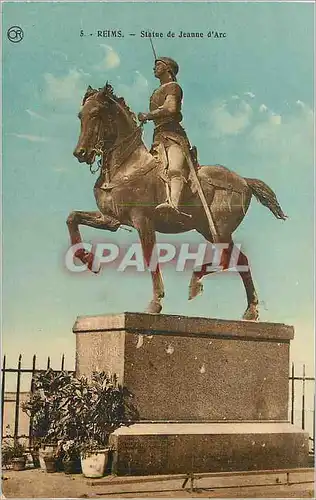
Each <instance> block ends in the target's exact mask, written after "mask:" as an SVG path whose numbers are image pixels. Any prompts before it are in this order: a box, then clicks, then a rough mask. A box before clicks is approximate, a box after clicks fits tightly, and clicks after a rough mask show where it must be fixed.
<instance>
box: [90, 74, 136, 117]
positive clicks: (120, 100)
mask: <svg viewBox="0 0 316 500" xmlns="http://www.w3.org/2000/svg"><path fill="white" fill-rule="evenodd" d="M95 94H98V96H99V97H100V98H101V99H102V100H104V98H106V97H108V98H110V99H111V100H112V101H114V102H116V103H117V104H118V105H119V106H120V107H121V108H123V110H124V111H125V113H126V114H127V116H128V117H129V118H130V119H131V120H132V122H133V123H134V124H135V125H137V119H136V115H135V113H134V112H133V111H132V110H131V109H130V107H129V106H128V105H127V104H126V102H125V99H124V97H119V96H117V95H116V94H115V93H114V89H113V87H112V85H110V84H109V83H108V82H106V84H105V86H104V87H101V88H99V89H94V88H92V87H91V86H90V85H89V87H88V88H87V90H86V93H85V95H84V97H83V100H82V105H84V103H85V102H86V100H87V99H88V98H89V97H91V96H92V95H95Z"/></svg>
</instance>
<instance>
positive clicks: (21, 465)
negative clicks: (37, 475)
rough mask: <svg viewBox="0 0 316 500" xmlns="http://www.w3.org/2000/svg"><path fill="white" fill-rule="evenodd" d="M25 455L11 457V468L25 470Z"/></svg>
mask: <svg viewBox="0 0 316 500" xmlns="http://www.w3.org/2000/svg"><path fill="white" fill-rule="evenodd" d="M25 464H26V457H17V458H12V469H13V470H25Z"/></svg>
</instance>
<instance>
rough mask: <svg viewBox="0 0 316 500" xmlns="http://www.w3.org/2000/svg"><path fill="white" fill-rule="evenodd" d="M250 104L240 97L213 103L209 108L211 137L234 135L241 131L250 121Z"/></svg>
mask: <svg viewBox="0 0 316 500" xmlns="http://www.w3.org/2000/svg"><path fill="white" fill-rule="evenodd" d="M252 114H253V111H252V108H251V106H250V105H249V104H248V103H247V102H246V101H244V100H242V99H236V96H233V97H232V98H231V102H225V101H224V102H221V103H217V104H215V105H214V106H213V107H212V109H211V116H210V118H211V133H212V136H213V137H221V136H226V135H236V134H239V133H240V132H243V131H244V130H245V129H246V128H247V127H248V126H249V125H250V121H251V117H252Z"/></svg>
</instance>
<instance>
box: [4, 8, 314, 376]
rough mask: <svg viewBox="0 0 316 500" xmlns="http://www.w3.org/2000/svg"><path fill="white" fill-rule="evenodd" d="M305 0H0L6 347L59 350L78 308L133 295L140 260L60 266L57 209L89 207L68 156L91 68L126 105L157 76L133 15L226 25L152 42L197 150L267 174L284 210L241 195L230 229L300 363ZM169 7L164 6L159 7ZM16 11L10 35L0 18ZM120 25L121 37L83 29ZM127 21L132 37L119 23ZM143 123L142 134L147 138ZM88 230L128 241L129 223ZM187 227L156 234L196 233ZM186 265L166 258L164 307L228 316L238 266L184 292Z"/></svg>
mask: <svg viewBox="0 0 316 500" xmlns="http://www.w3.org/2000/svg"><path fill="white" fill-rule="evenodd" d="M313 8H314V7H313V5H312V4H301V3H297V4H295V3H276V4H271V3H263V4H261V3H252V4H251V3H240V4H231V3H229V4H228V3H226V4H225V3H216V4H207V3H200V4H189V3H185V4H181V5H180V4H168V5H166V4H162V3H155V4H144V3H142V4H133V5H132V4H108V3H95V4H93V3H92V4H87V3H77V4H74V3H69V4H61V3H55V4H53V3H47V4H45V3H43V4H39V3H25V4H18V3H16V4H13V3H12V4H5V5H4V6H3V11H4V15H3V37H4V39H3V216H4V217H3V349H4V351H5V352H7V353H8V356H9V362H10V363H11V364H12V363H13V362H15V360H16V356H17V354H18V353H19V352H22V353H24V354H25V363H26V364H28V363H29V361H30V359H31V355H32V354H33V353H34V352H36V353H38V354H39V357H40V358H41V359H44V357H45V355H47V354H51V356H52V358H53V360H57V359H58V357H59V356H60V355H61V353H62V352H65V353H66V355H67V358H68V360H69V363H70V366H71V365H72V362H73V359H74V346H75V339H74V335H73V334H72V333H71V329H72V326H73V323H74V320H75V318H76V316H77V315H85V314H102V313H111V312H120V311H124V310H130V311H143V310H144V308H145V307H146V305H147V303H148V301H149V299H150V294H151V281H150V277H149V276H148V275H147V274H144V275H143V274H140V273H139V274H138V275H137V276H136V275H135V274H134V275H133V274H128V273H116V272H115V271H114V270H113V269H106V268H105V269H104V270H103V272H102V273H101V274H100V275H98V276H94V275H91V274H88V273H83V274H76V275H74V274H71V273H69V272H68V271H66V270H65V266H64V263H63V259H64V255H65V252H66V250H67V246H68V233H67V228H66V224H65V221H66V218H67V216H68V213H69V212H70V211H71V210H74V209H78V210H94V209H95V201H94V198H93V193H92V187H93V183H94V178H93V177H92V176H91V174H90V173H89V171H88V168H87V167H85V166H84V165H79V164H78V162H77V161H76V160H75V158H73V156H72V151H73V148H74V146H75V144H76V142H77V139H78V131H79V122H78V119H77V112H78V110H79V107H80V102H81V98H82V96H83V94H84V91H85V89H86V87H87V85H88V84H91V85H92V86H94V87H99V86H102V85H103V84H104V83H105V82H106V80H109V81H110V82H111V83H112V84H113V86H114V88H115V91H116V93H117V94H119V95H123V96H124V97H125V99H126V100H127V102H128V103H129V105H130V106H131V108H132V109H133V110H135V111H145V110H146V109H147V107H148V100H149V96H150V94H151V92H152V90H153V89H154V88H155V86H156V85H157V82H156V81H155V79H154V78H153V75H152V65H153V61H152V53H151V49H150V44H149V40H146V39H142V38H140V36H139V33H140V31H141V30H146V29H150V30H155V31H156V30H157V31H163V32H164V33H166V32H168V31H169V30H172V31H174V32H175V33H179V31H180V30H182V31H189V32H192V31H199V32H205V33H207V32H208V31H209V30H218V31H223V32H226V33H227V36H226V38H225V39H216V40H215V39H208V38H203V39H179V38H177V37H175V38H174V39H167V38H163V39H158V40H156V41H155V46H156V50H157V52H158V53H159V54H160V55H167V56H171V57H173V58H174V59H176V60H177V61H178V63H179V65H180V73H179V82H180V84H181V85H182V88H183V91H184V103H183V111H184V126H185V128H186V130H187V132H188V135H189V137H190V139H191V142H192V143H193V144H196V145H197V146H198V148H199V153H200V162H201V163H202V164H209V163H222V164H224V165H226V166H227V167H229V168H231V169H232V170H234V171H236V172H238V173H239V174H241V175H243V176H245V177H253V178H259V179H262V180H263V181H265V182H267V184H269V185H270V186H271V187H272V188H273V189H274V190H275V192H276V193H277V196H278V198H279V201H280V203H281V206H282V208H283V209H284V211H285V213H287V214H288V216H289V219H288V220H287V221H286V222H280V221H278V220H276V219H274V217H273V216H272V214H271V213H270V212H269V211H268V210H267V209H265V208H264V207H262V206H260V205H258V204H257V202H256V201H255V200H254V201H253V202H252V204H251V207H250V210H249V212H248V214H247V216H246V218H245V220H244V222H243V224H242V226H241V227H240V228H239V229H238V231H237V232H236V233H235V241H236V242H238V243H241V244H242V246H243V248H244V249H245V250H246V252H247V254H248V256H249V259H250V261H251V263H252V268H253V276H254V279H255V283H256V286H257V291H258V294H259V300H260V301H261V320H262V321H277V322H278V321H279V322H284V323H288V324H293V325H294V326H295V328H296V339H295V341H294V342H293V345H292V352H291V356H292V359H294V360H295V361H297V362H306V363H307V365H308V366H309V367H310V368H311V369H312V365H313V354H312V352H313V337H314V334H313V314H314V313H313V302H314V300H313V294H314V292H313V275H314V270H313V253H314V251H313V196H314V193H313V185H314V180H313V179H314V171H313V161H314V159H313V119H314V118H313V108H314V105H313ZM166 11H167V12H168V15H167V16H166ZM12 25H20V26H21V27H22V28H23V30H24V39H23V41H22V42H21V43H17V44H13V43H10V42H9V41H8V40H7V38H6V32H7V29H8V28H9V27H10V26H12ZM81 29H83V30H84V32H86V33H87V34H89V33H96V31H97V30H103V29H121V30H122V31H123V33H124V34H125V36H124V38H121V39H118V38H116V39H115V38H111V39H108V38H98V37H96V36H89V35H87V36H85V37H80V30H81ZM130 32H134V33H136V34H137V36H136V37H129V36H128V33H130ZM151 132H152V130H151V128H150V125H149V126H147V131H146V135H145V138H146V141H147V144H148V145H149V143H150V136H151ZM82 234H83V235H84V237H85V240H87V241H91V240H103V241H108V242H110V241H112V242H116V243H120V244H128V243H131V242H135V241H137V235H136V234H135V232H133V233H127V232H125V231H122V230H120V231H118V232H117V233H115V234H112V233H111V234H107V233H100V232H97V231H96V230H91V229H87V228H84V229H83V230H82ZM199 238H200V237H199V236H198V235H197V234H195V233H194V232H191V233H187V234H184V235H179V236H177V237H170V236H169V237H168V238H166V237H165V236H164V235H160V236H159V240H160V241H177V242H181V241H183V242H198V241H199ZM189 279H190V273H176V272H175V271H174V270H173V269H172V268H171V267H169V268H168V269H166V270H165V273H164V281H165V287H166V299H165V304H164V312H165V313H173V314H187V315H191V316H210V317H218V318H227V319H229V318H232V319H238V318H240V317H241V316H242V313H243V311H244V309H245V306H246V302H245V295H244V290H243V287H242V284H241V281H240V279H239V278H238V276H234V275H232V274H230V275H227V274H226V275H217V276H213V277H211V278H207V279H206V280H205V291H204V294H203V295H202V296H201V297H198V298H197V299H195V300H194V301H191V302H188V301H187V294H188V283H189Z"/></svg>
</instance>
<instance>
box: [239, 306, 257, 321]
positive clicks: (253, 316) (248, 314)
mask: <svg viewBox="0 0 316 500" xmlns="http://www.w3.org/2000/svg"><path fill="white" fill-rule="evenodd" d="M242 319H244V320H246V321H259V312H258V307H257V306H256V305H251V306H249V307H248V308H247V309H246V311H245V314H244V315H243V317H242Z"/></svg>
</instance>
